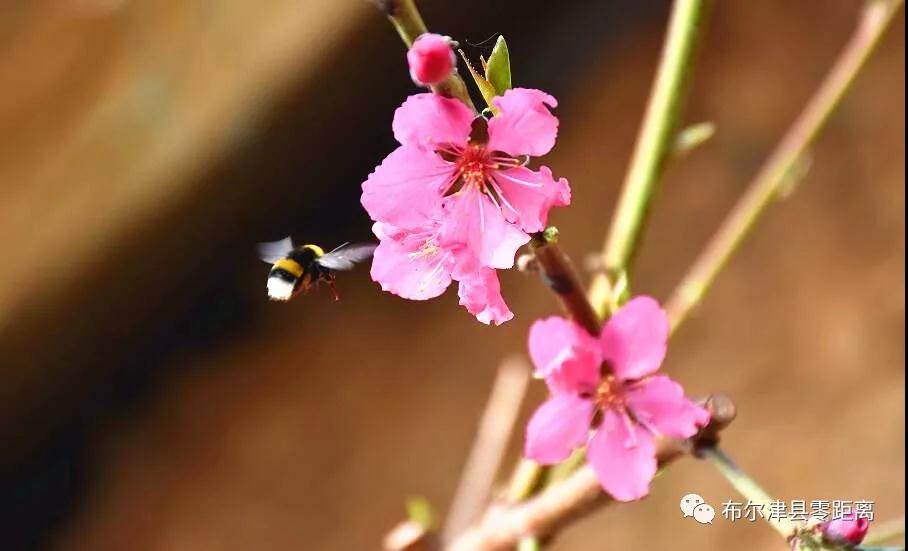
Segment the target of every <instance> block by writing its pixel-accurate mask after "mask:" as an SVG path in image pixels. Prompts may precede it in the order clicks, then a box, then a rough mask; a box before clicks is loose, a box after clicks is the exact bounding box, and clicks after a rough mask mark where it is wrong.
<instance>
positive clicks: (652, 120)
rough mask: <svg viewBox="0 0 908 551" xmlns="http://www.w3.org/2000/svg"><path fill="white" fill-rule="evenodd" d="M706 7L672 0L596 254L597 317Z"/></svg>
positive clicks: (636, 223)
mask: <svg viewBox="0 0 908 551" xmlns="http://www.w3.org/2000/svg"><path fill="white" fill-rule="evenodd" d="M706 4H707V1H706V0H676V1H675V3H674V7H673V8H672V13H671V18H670V20H669V24H668V34H667V36H666V39H665V44H664V46H663V49H662V59H661V61H660V63H659V68H658V70H657V71H656V79H655V81H654V82H653V89H652V92H651V93H650V98H649V103H648V105H647V108H646V115H645V116H644V119H643V124H642V126H641V128H640V134H639V136H638V138H637V144H636V147H635V149H634V155H633V157H632V159H631V163H630V166H629V167H628V171H627V176H626V177H625V180H624V187H623V189H622V192H621V197H620V199H619V200H618V204H617V205H616V207H615V214H614V216H613V218H612V226H611V230H610V231H609V234H608V238H607V239H606V243H605V248H604V250H603V253H602V255H603V268H604V273H602V274H600V275H598V276H597V277H596V278H595V279H594V280H593V285H592V287H591V289H590V297H591V299H592V302H593V305H594V307H595V308H596V311H597V312H598V313H599V314H600V316H604V314H605V312H606V310H607V305H608V303H609V298H610V296H611V286H612V285H613V284H614V283H615V281H616V280H617V279H619V278H622V277H625V276H626V274H627V272H628V271H629V268H630V265H631V263H632V262H633V259H634V255H635V253H636V251H637V245H638V243H639V241H640V236H641V234H642V231H643V226H644V223H645V222H646V217H647V214H648V212H649V205H650V202H651V199H652V197H653V194H654V193H655V190H656V187H657V184H658V182H659V178H660V176H661V175H662V168H663V166H664V164H665V160H666V159H667V158H668V157H669V156H670V155H671V153H672V149H673V145H674V143H675V132H676V131H677V129H678V121H679V119H680V116H681V107H682V105H683V104H684V99H685V97H686V88H687V87H686V86H685V84H686V82H687V80H688V79H689V77H690V74H691V72H692V71H691V66H692V59H693V52H694V49H695V46H696V43H697V37H698V36H699V34H700V32H699V31H700V28H701V25H702V22H703V19H704V15H705V12H706V11H707V10H706Z"/></svg>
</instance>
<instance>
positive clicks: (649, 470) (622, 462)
mask: <svg viewBox="0 0 908 551" xmlns="http://www.w3.org/2000/svg"><path fill="white" fill-rule="evenodd" d="M586 456H587V460H588V461H589V464H590V466H591V467H592V468H593V471H594V472H595V473H596V478H598V479H599V483H600V484H602V488H603V489H604V490H605V491H606V492H608V493H609V494H610V495H611V496H612V497H613V498H615V499H617V500H618V501H634V500H636V499H640V498H642V497H644V496H646V494H648V493H649V484H650V482H652V480H653V477H654V476H655V475H656V469H657V464H656V446H655V444H654V443H653V437H652V435H650V433H649V432H647V431H646V430H645V429H643V428H642V427H640V426H637V425H635V424H633V423H632V422H631V421H630V420H629V419H627V416H626V415H623V414H622V413H619V412H617V411H615V410H613V409H607V410H605V412H604V415H603V418H602V425H601V426H600V427H599V430H597V431H596V434H594V435H593V437H592V438H591V439H590V443H589V446H588V447H587V450H586Z"/></svg>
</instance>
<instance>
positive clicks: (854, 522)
mask: <svg viewBox="0 0 908 551" xmlns="http://www.w3.org/2000/svg"><path fill="white" fill-rule="evenodd" d="M868 530H870V520H868V519H866V518H863V517H860V518H859V517H858V516H857V515H856V514H854V513H852V514H850V515H846V516H844V517H842V518H837V519H833V520H830V521H827V522H824V523H823V524H821V525H820V533H822V534H823V539H825V540H826V541H827V542H829V543H832V544H835V545H846V546H849V547H851V546H855V545H859V544H860V543H861V542H862V541H864V536H866V535H867V531H868Z"/></svg>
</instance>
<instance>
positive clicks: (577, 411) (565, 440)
mask: <svg viewBox="0 0 908 551" xmlns="http://www.w3.org/2000/svg"><path fill="white" fill-rule="evenodd" d="M593 408H594V405H593V402H592V401H591V400H585V399H583V398H581V397H579V396H577V395H576V394H560V395H557V396H552V397H551V398H549V400H548V401H547V402H545V403H544V404H542V405H541V406H539V408H538V409H537V410H536V413H534V414H533V417H532V418H531V419H530V422H529V423H528V424H527V433H526V444H525V445H524V452H523V453H524V455H525V456H526V457H528V458H529V459H532V460H533V461H536V462H537V463H541V464H543V465H552V464H554V463H558V462H560V461H564V460H565V459H567V458H568V456H569V455H571V452H572V451H574V449H575V448H578V447H580V446H582V445H583V444H585V443H586V440H587V437H588V435H589V432H590V422H591V421H592V419H593Z"/></svg>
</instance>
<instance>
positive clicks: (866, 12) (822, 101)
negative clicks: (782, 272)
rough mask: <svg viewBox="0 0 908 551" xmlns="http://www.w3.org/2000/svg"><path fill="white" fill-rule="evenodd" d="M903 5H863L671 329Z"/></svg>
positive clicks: (891, 1)
mask: <svg viewBox="0 0 908 551" xmlns="http://www.w3.org/2000/svg"><path fill="white" fill-rule="evenodd" d="M901 4H902V0H869V1H868V3H867V4H866V5H865V7H864V9H863V11H862V12H861V18H860V21H859V22H858V26H857V29H856V30H855V32H854V34H853V35H852V37H851V39H850V41H849V42H848V44H847V45H846V47H845V50H844V51H843V52H842V54H841V55H840V56H839V58H838V60H837V61H836V63H835V64H834V65H833V67H832V69H831V70H830V72H829V73H828V74H827V76H826V78H825V79H824V80H823V82H822V84H821V85H820V87H819V88H818V89H817V91H816V93H815V94H814V96H813V98H811V100H810V102H809V103H808V104H807V107H805V109H804V111H803V112H802V113H801V115H800V116H799V117H798V118H797V120H796V121H795V122H794V124H793V125H792V126H791V128H790V129H789V130H788V132H787V133H786V134H785V136H784V137H783V138H782V141H781V142H779V145H778V146H777V147H776V149H775V151H774V152H773V153H772V155H771V156H770V157H769V159H768V160H767V161H766V163H765V164H764V165H763V168H762V169H761V170H760V172H759V173H758V174H757V176H756V177H755V179H754V180H753V182H752V183H751V184H750V187H749V188H748V189H747V191H746V192H745V193H744V195H743V196H742V197H741V199H740V200H739V201H738V204H737V205H735V207H734V209H732V211H731V212H730V213H729V214H728V216H727V217H726V218H725V221H724V222H723V223H722V226H721V227H720V228H719V230H718V231H717V232H716V234H715V235H714V236H713V237H712V239H711V240H710V241H709V243H708V244H707V245H706V248H705V249H704V250H703V252H702V253H701V254H700V256H699V257H698V258H697V260H696V261H695V262H694V264H693V266H692V267H691V269H690V270H689V271H688V273H687V275H686V276H685V277H684V279H683V280H682V281H681V283H680V284H679V285H678V287H677V288H676V289H675V292H674V293H673V294H672V296H671V298H670V299H669V301H668V303H667V305H666V310H667V311H668V314H669V319H670V320H671V327H672V331H674V330H676V329H677V328H678V327H679V326H680V325H681V324H682V323H683V322H684V320H685V319H686V318H687V316H688V314H690V312H691V310H693V309H694V307H696V306H697V305H698V304H699V303H700V301H701V300H702V298H703V295H704V293H705V292H706V290H707V289H708V288H709V286H710V285H711V284H712V282H713V280H714V279H715V278H716V275H718V273H719V272H720V271H721V270H722V268H724V267H725V265H726V264H727V263H728V260H729V258H731V255H732V254H734V252H735V251H736V250H737V249H738V247H739V246H740V245H741V242H742V241H743V240H744V238H745V237H747V235H748V234H749V233H750V231H751V230H752V229H753V226H754V224H755V222H756V221H757V220H758V219H759V218H760V215H761V214H763V212H764V210H765V209H766V207H767V206H769V204H770V203H772V201H773V199H775V198H776V197H777V195H778V193H779V191H780V190H781V189H782V188H783V187H785V186H786V185H788V183H790V182H789V177H790V175H791V172H792V168H793V167H795V166H796V165H797V163H798V160H799V159H801V158H802V156H803V155H804V152H805V151H806V150H807V148H808V146H809V145H810V144H811V143H812V142H813V140H814V139H815V138H816V136H817V134H818V133H819V131H820V130H821V129H822V128H823V125H824V123H825V122H826V121H827V120H828V119H829V116H830V114H832V112H833V110H834V109H835V108H836V106H837V105H839V103H840V102H841V100H842V97H843V96H844V95H845V93H846V92H847V91H848V89H849V88H850V87H851V85H852V84H853V83H854V81H855V78H856V77H857V75H858V73H859V72H860V70H861V68H862V67H863V66H864V63H865V62H866V61H867V59H868V58H869V57H870V54H871V53H873V50H874V47H875V46H876V45H877V44H878V43H879V40H880V37H882V35H883V32H884V31H885V30H886V28H887V26H888V25H889V22H890V21H892V18H893V16H894V15H895V14H896V13H897V12H898V9H899V7H901Z"/></svg>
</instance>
